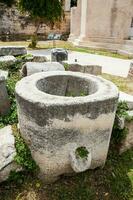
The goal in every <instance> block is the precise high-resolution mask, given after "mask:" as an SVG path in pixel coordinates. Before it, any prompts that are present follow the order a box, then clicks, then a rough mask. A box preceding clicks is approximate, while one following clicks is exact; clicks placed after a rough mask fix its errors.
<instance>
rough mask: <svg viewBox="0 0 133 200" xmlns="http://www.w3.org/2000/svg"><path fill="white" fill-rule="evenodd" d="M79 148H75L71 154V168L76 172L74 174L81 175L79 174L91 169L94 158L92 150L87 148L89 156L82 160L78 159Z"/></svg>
mask: <svg viewBox="0 0 133 200" xmlns="http://www.w3.org/2000/svg"><path fill="white" fill-rule="evenodd" d="M77 148H78V147H76V148H74V149H73V150H72V151H71V152H70V155H69V157H70V162H71V167H72V169H73V170H74V172H76V173H79V172H84V171H86V170H87V169H89V168H90V166H91V161H92V156H91V149H90V148H89V149H88V148H87V147H85V148H86V150H87V151H88V155H87V157H85V158H81V157H77V155H76V149H77Z"/></svg>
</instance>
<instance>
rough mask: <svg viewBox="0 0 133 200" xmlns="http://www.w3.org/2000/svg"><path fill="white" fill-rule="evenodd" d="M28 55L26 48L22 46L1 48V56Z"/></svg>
mask: <svg viewBox="0 0 133 200" xmlns="http://www.w3.org/2000/svg"><path fill="white" fill-rule="evenodd" d="M25 54H27V50H26V48H25V47H21V46H1V47H0V56H7V55H12V56H19V55H25Z"/></svg>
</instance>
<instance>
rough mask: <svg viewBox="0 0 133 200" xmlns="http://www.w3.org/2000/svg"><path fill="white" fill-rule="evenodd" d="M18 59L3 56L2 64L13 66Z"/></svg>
mask: <svg viewBox="0 0 133 200" xmlns="http://www.w3.org/2000/svg"><path fill="white" fill-rule="evenodd" d="M16 61H17V59H16V58H15V57H14V56H1V57H0V64H1V63H2V64H6V65H12V64H13V63H14V62H16Z"/></svg>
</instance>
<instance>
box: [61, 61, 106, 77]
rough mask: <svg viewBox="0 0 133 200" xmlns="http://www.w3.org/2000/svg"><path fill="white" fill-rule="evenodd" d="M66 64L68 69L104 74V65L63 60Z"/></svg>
mask: <svg viewBox="0 0 133 200" xmlns="http://www.w3.org/2000/svg"><path fill="white" fill-rule="evenodd" d="M63 64H64V66H65V65H66V70H67V71H74V72H82V73H88V74H93V75H101V74H102V67H101V66H98V65H93V64H91V63H90V64H82V63H78V62H69V61H65V62H63Z"/></svg>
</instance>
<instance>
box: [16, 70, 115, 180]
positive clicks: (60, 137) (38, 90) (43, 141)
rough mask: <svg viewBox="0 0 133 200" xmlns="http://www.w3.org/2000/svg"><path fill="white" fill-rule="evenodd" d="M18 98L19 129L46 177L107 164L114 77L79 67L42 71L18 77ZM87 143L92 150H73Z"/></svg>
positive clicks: (55, 176) (45, 178) (46, 178)
mask: <svg viewBox="0 0 133 200" xmlns="http://www.w3.org/2000/svg"><path fill="white" fill-rule="evenodd" d="M16 99H17V105H18V116H19V125H20V132H21V134H22V137H23V138H24V139H25V141H26V142H27V144H28V145H29V147H30V149H31V153H32V156H33V158H34V160H35V161H36V163H37V164H38V165H39V167H40V177H41V178H44V180H45V181H46V182H52V181H55V180H56V179H57V178H58V177H59V176H60V175H61V174H68V173H72V172H80V171H85V170H87V169H88V168H89V169H94V168H96V167H98V166H103V165H104V164H105V161H106V158H107V153H108V148H109V142H110V137H111V132H112V127H113V124H114V119H115V112H116V107H117V102H118V89H117V87H116V86H115V85H114V84H113V83H111V82H109V81H107V80H104V79H102V78H100V77H96V76H93V75H89V74H83V73H78V72H66V71H53V72H52V71H51V72H44V73H43V72H42V73H36V74H34V75H31V76H28V77H25V78H23V79H22V80H21V81H19V82H18V83H17V85H16ZM82 147H83V148H85V149H86V152H88V153H87V155H88V156H87V157H86V159H85V158H83V160H82V158H80V159H77V157H75V156H74V155H72V153H74V154H75V153H76V151H77V149H78V148H79V149H80V148H82ZM75 159H77V160H75Z"/></svg>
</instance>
